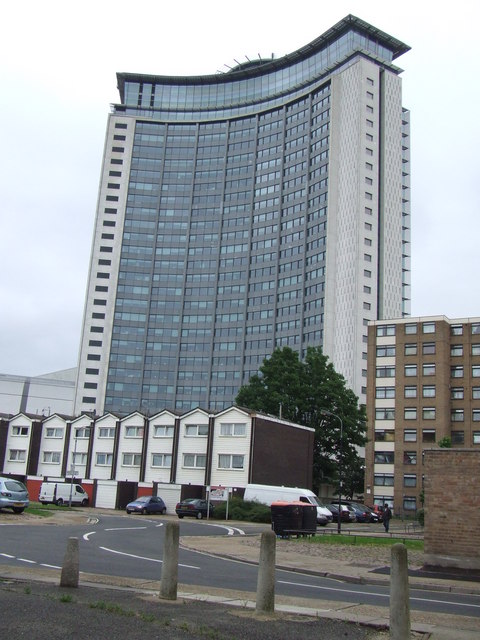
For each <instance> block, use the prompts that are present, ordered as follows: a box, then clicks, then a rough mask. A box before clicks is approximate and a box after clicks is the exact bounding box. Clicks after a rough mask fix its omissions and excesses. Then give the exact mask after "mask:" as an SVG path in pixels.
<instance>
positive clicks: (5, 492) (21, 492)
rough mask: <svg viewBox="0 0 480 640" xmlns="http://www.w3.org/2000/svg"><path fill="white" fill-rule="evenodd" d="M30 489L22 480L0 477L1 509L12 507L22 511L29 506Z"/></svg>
mask: <svg viewBox="0 0 480 640" xmlns="http://www.w3.org/2000/svg"><path fill="white" fill-rule="evenodd" d="M29 504H30V500H29V499H28V491H27V488H26V486H25V485H24V484H23V482H20V480H14V479H13V478H3V477H0V509H12V510H13V512H14V513H22V512H23V510H24V509H26V508H27V507H28V505H29Z"/></svg>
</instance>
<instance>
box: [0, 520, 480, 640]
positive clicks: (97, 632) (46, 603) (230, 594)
mask: <svg viewBox="0 0 480 640" xmlns="http://www.w3.org/2000/svg"><path fill="white" fill-rule="evenodd" d="M93 512H95V513H97V514H98V510H89V509H84V510H76V512H75V517H77V518H79V519H83V521H85V518H90V519H91V518H92V513H93ZM109 513H110V515H111V514H112V512H111V511H109ZM166 518H169V516H167V517H166ZM174 519H175V518H174ZM67 521H68V519H67V520H62V519H61V518H60V519H58V526H61V524H62V522H67ZM49 524H52V522H51V521H50V522H49ZM235 526H237V527H240V528H242V529H244V530H245V531H248V530H249V527H248V525H246V526H244V523H238V522H237V523H235ZM260 526H262V525H260ZM255 527H256V529H257V530H258V525H255ZM329 528H330V527H329ZM267 529H269V526H268V525H265V530H267ZM333 530H334V531H335V528H334V529H333ZM377 532H378V525H377ZM391 532H392V537H397V536H398V537H399V540H401V539H402V536H403V525H398V527H397V529H396V528H395V526H392V529H391ZM351 533H352V532H351ZM352 535H357V534H356V532H355V531H353V533H352ZM180 544H181V546H183V547H185V548H188V549H190V550H193V551H196V552H199V553H208V554H212V555H216V556H221V557H225V558H229V559H231V560H238V561H242V562H249V563H253V564H257V563H258V558H259V550H260V535H259V534H254V535H244V536H241V535H216V536H198V537H182V538H181V541H180ZM321 547H325V548H326V545H308V543H306V542H305V541H302V540H296V539H292V540H283V539H277V545H276V566H277V568H278V569H280V568H281V569H289V570H292V571H296V572H298V573H308V574H310V575H312V574H313V575H319V576H325V577H330V578H334V579H337V580H339V581H342V582H350V583H356V584H383V585H388V584H389V575H388V568H387V567H385V563H384V562H383V559H380V560H379V558H378V557H375V554H373V557H371V555H370V554H369V551H365V554H364V556H363V558H362V560H361V561H359V560H358V557H354V556H353V557H352V555H350V554H349V553H348V552H345V553H330V554H328V553H325V552H322V549H321ZM313 548H315V553H312V552H311V550H312V549H313ZM319 548H320V549H319ZM364 549H365V548H364ZM415 560H416V562H417V565H416V566H413V568H412V570H411V571H410V577H409V585H410V591H411V592H412V591H413V590H414V589H416V588H427V589H430V590H437V591H442V592H450V593H468V594H473V595H476V596H479V598H480V580H477V578H478V577H477V576H475V575H473V574H472V575H471V576H469V575H452V574H451V573H450V574H445V573H425V572H424V571H422V570H421V567H420V566H419V565H418V558H416V559H415ZM409 566H410V562H409ZM59 583H60V572H59V571H58V570H54V569H41V568H37V567H35V568H32V567H28V566H24V567H19V566H14V565H0V611H1V612H2V613H1V620H2V624H1V626H2V628H3V629H5V630H8V632H9V637H10V638H13V639H16V638H22V637H32V632H33V637H34V638H36V639H37V640H42V638H45V639H47V638H48V639H49V640H55V639H56V638H57V637H58V638H96V639H97V640H99V639H101V638H103V637H105V638H111V637H115V638H116V639H118V640H121V639H122V638H129V640H135V638H137V637H138V638H142V640H148V639H150V638H160V637H161V638H169V639H170V638H172V639H176V638H187V639H188V640H196V639H197V638H198V639H201V640H205V639H206V638H211V639H212V640H224V639H225V640H226V639H227V638H228V639H229V640H234V639H239V638H249V640H250V639H251V640H254V639H256V638H258V639H260V638H267V637H268V638H269V640H276V639H277V638H278V640H287V639H288V638H290V637H291V638H292V639H295V640H310V639H313V638H321V639H322V640H328V639H329V638H332V640H333V639H336V638H340V637H348V638H350V639H351V640H361V639H362V640H363V638H368V640H386V638H388V637H389V634H388V628H389V609H388V607H380V606H369V605H352V604H351V603H345V602H343V603H342V602H334V601H327V600H321V599H316V600H312V599H302V598H291V597H284V596H278V595H277V596H276V598H275V612H274V613H272V614H259V613H256V612H255V598H256V596H255V593H248V592H240V591H236V590H224V589H221V590H220V589H216V588H208V587H204V586H202V587H192V586H190V585H182V584H180V585H179V586H178V597H177V600H176V601H173V602H172V601H165V600H161V599H160V598H159V596H158V594H159V589H160V583H159V582H154V581H148V582H145V581H143V580H138V579H132V578H119V577H111V576H105V575H99V574H86V573H83V572H80V585H79V588H78V589H65V588H60V587H59V586H58V585H59ZM479 602H480V600H479ZM19 611H21V612H22V613H21V615H19V613H18V612H19ZM29 612H30V614H31V615H32V616H34V614H35V613H36V616H35V618H34V619H35V621H36V622H35V626H34V627H32V628H30V627H29V626H28V614H29ZM39 614H40V616H39ZM72 614H74V615H72ZM39 619H41V620H42V624H41V625H40V626H39V625H38V620H39ZM411 629H412V638H422V639H425V640H426V639H430V638H432V639H433V640H447V639H448V640H450V639H455V640H473V639H475V640H478V638H480V621H479V618H478V617H476V618H474V617H465V616H452V615H447V614H441V613H440V614H438V613H424V612H418V611H411ZM2 635H3V634H2Z"/></svg>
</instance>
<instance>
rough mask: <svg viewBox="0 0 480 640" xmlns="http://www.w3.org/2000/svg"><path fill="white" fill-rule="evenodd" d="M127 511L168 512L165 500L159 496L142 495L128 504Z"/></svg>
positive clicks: (145, 512)
mask: <svg viewBox="0 0 480 640" xmlns="http://www.w3.org/2000/svg"><path fill="white" fill-rule="evenodd" d="M126 510H127V513H142V514H147V513H161V514H162V515H163V514H164V513H167V507H166V506H165V502H164V501H163V500H162V499H161V498H160V497H158V496H140V497H139V498H137V499H136V500H134V501H133V502H129V503H128V504H127V508H126Z"/></svg>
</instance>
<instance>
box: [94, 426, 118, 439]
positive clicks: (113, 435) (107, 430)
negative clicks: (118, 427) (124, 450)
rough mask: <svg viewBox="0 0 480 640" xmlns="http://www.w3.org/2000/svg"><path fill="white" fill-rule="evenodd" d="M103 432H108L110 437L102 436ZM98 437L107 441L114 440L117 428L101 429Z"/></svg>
mask: <svg viewBox="0 0 480 640" xmlns="http://www.w3.org/2000/svg"><path fill="white" fill-rule="evenodd" d="M102 431H104V432H106V433H107V434H108V435H104V434H102ZM98 437H99V438H102V439H105V440H112V439H113V438H114V437H115V427H99V429H98Z"/></svg>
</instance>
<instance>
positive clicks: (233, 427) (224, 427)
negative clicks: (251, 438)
mask: <svg viewBox="0 0 480 640" xmlns="http://www.w3.org/2000/svg"><path fill="white" fill-rule="evenodd" d="M220 435H221V436H223V437H228V436H230V437H232V438H244V437H245V436H246V435H247V425H246V423H245V422H221V423H220Z"/></svg>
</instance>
